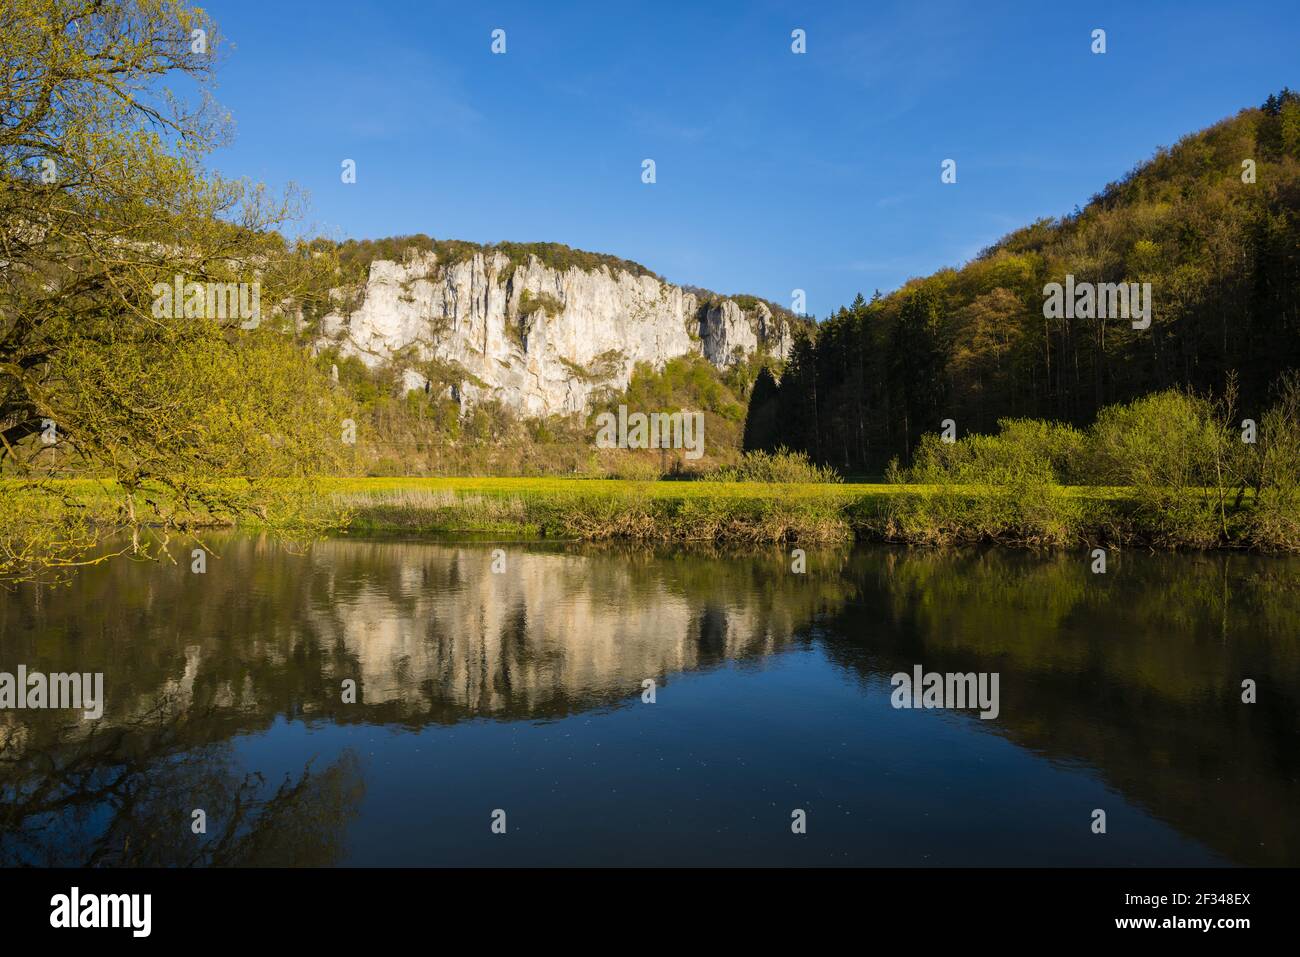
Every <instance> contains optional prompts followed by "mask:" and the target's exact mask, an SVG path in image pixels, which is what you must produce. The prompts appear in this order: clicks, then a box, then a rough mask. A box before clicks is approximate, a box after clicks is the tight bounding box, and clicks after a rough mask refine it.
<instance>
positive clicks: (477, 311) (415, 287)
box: [317, 251, 797, 415]
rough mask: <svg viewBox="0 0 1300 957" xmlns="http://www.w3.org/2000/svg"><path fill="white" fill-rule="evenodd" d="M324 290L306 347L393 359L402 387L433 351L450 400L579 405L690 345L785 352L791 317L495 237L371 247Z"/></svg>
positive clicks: (537, 408) (544, 409) (717, 356)
mask: <svg viewBox="0 0 1300 957" xmlns="http://www.w3.org/2000/svg"><path fill="white" fill-rule="evenodd" d="M335 300H336V302H337V303H338V307H337V308H336V309H335V311H334V312H332V313H331V314H330V315H327V316H325V317H324V318H323V319H322V320H321V338H320V339H319V340H318V343H317V345H318V347H321V348H324V347H327V346H331V345H336V346H338V347H339V349H340V352H341V353H342V354H344V355H355V356H357V357H359V358H360V359H361V360H362V361H363V362H365V363H366V364H367V365H368V366H372V367H373V366H378V365H381V364H384V363H390V362H396V363H398V364H399V365H400V366H401V367H402V369H403V378H404V382H405V384H406V386H407V388H423V387H424V386H425V384H426V382H428V380H429V377H430V375H432V372H431V366H430V363H432V365H433V366H436V368H437V370H438V371H439V373H440V375H439V380H440V381H439V383H438V384H439V388H446V389H447V390H448V392H449V394H450V395H451V396H452V397H453V398H456V399H457V400H458V401H460V402H462V403H474V402H476V401H480V400H482V399H485V398H496V399H499V400H501V401H502V402H503V403H504V404H506V405H507V406H509V407H511V408H513V409H515V410H516V411H518V412H520V413H522V414H524V415H550V414H556V413H572V412H579V411H583V410H584V409H586V408H587V405H588V401H589V399H590V398H591V397H592V395H593V393H595V392H597V391H598V390H601V389H604V388H613V389H622V388H624V387H626V385H627V383H628V380H629V378H630V377H631V374H632V369H633V367H634V366H635V365H636V364H637V363H638V362H646V363H650V364H651V365H654V366H660V365H662V364H663V363H664V362H666V361H668V360H669V359H673V358H676V357H678V356H684V355H690V354H693V353H694V354H700V355H703V356H704V357H705V358H706V359H708V361H709V362H711V363H713V364H714V365H715V366H717V367H719V368H722V367H724V366H725V365H727V364H728V363H732V362H735V361H737V360H739V359H742V358H744V357H746V356H749V355H751V354H753V353H755V352H757V351H760V350H762V351H766V352H768V353H771V354H772V355H774V356H777V357H782V358H783V357H784V356H785V354H786V353H787V352H788V350H789V348H790V342H791V334H792V328H791V326H792V323H793V322H794V321H797V320H793V319H792V318H791V317H789V316H786V315H781V314H774V313H773V311H772V310H771V309H769V308H768V306H766V305H765V304H763V303H762V302H757V301H754V302H755V304H754V305H753V306H752V308H750V309H749V310H748V311H746V310H745V309H742V308H741V306H740V305H738V304H737V303H736V302H734V301H732V300H730V299H703V298H701V297H700V296H699V295H697V294H696V293H694V292H688V291H686V290H683V289H682V288H681V287H679V286H675V285H672V284H671V283H666V282H663V281H661V280H659V279H657V278H655V277H654V276H651V275H634V274H633V273H631V272H628V271H624V270H620V269H616V268H615V269H611V268H610V267H606V266H602V267H600V268H597V269H590V270H588V269H582V268H578V267H574V268H569V269H565V270H557V269H554V268H551V267H550V266H548V265H546V264H545V263H543V262H541V261H540V260H539V259H538V258H537V257H535V256H532V257H529V259H528V261H527V262H526V263H525V264H522V265H520V264H518V263H517V262H512V261H511V260H510V259H509V258H508V257H507V256H505V255H504V254H502V253H499V252H493V251H485V252H480V253H476V254H475V255H474V256H473V257H472V258H468V259H464V260H462V261H458V262H451V263H441V262H439V261H438V258H437V256H436V254H435V253H432V252H429V253H418V254H411V255H409V256H408V258H407V259H406V260H405V261H403V262H401V263H398V262H393V261H389V260H376V261H375V262H373V263H371V265H370V271H369V276H368V279H367V281H366V283H365V284H364V286H363V287H361V288H360V289H358V290H337V291H336V295H335ZM448 380H451V381H450V382H448Z"/></svg>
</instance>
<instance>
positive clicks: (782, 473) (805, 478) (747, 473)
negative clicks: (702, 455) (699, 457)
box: [706, 447, 843, 482]
mask: <svg viewBox="0 0 1300 957" xmlns="http://www.w3.org/2000/svg"><path fill="white" fill-rule="evenodd" d="M706 477H707V478H709V479H711V480H712V481H715V482H842V481H843V479H842V478H841V477H840V475H839V473H837V472H836V471H835V470H834V469H833V468H831V467H830V466H826V465H816V464H814V463H813V462H812V461H811V460H810V459H809V458H808V454H807V453H806V452H791V451H790V450H789V449H787V448H784V447H782V448H778V449H777V450H776V451H775V452H763V451H754V452H746V453H745V454H744V455H743V456H742V457H741V460H740V462H739V463H737V464H735V465H724V466H722V467H720V468H718V469H715V470H714V471H713V472H711V473H708V474H707V476H706Z"/></svg>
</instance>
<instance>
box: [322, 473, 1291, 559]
mask: <svg viewBox="0 0 1300 957" xmlns="http://www.w3.org/2000/svg"><path fill="white" fill-rule="evenodd" d="M324 489H325V490H326V491H327V496H326V498H327V500H328V501H329V502H330V503H331V505H332V506H333V507H335V508H337V509H339V510H340V512H341V513H342V514H343V515H344V518H343V520H342V525H343V528H344V529H346V530H348V531H357V532H408V533H416V534H431V533H467V532H470V533H483V532H487V533H496V534H510V535H516V536H524V537H542V538H562V539H578V540H589V541H597V540H605V539H625V540H632V541H642V542H670V541H717V542H730V543H778V542H804V543H827V542H836V541H849V540H854V539H857V540H864V541H887V542H903V543H908V544H924V545H945V544H972V543H979V542H997V543H1003V544H1009V545H1023V546H1041V547H1069V546H1077V545H1095V544H1109V545H1138V544H1140V545H1148V546H1154V547H1165V548H1179V547H1191V548H1214V547H1232V548H1252V549H1258V550H1290V549H1293V548H1294V547H1295V544H1294V541H1293V540H1290V539H1288V537H1287V535H1282V536H1279V535H1271V534H1269V530H1268V529H1266V528H1264V527H1263V526H1262V525H1261V524H1260V522H1259V521H1257V519H1258V515H1257V510H1256V508H1255V507H1254V506H1255V503H1254V498H1253V496H1245V497H1243V498H1242V500H1241V501H1233V502H1222V501H1221V500H1220V497H1219V496H1218V495H1217V493H1215V492H1213V491H1212V490H1197V491H1195V492H1186V491H1185V492H1182V493H1180V494H1179V495H1178V496H1176V500H1174V499H1171V498H1164V497H1161V496H1154V497H1153V496H1151V495H1150V494H1147V495H1137V494H1136V493H1134V492H1133V491H1132V490H1128V489H1115V488H1092V487H1077V486H1057V485H1042V484H1035V485H1033V486H1032V487H1031V486H1029V485H1018V486H992V485H963V486H955V485H947V486H945V485H916V484H901V483H899V484H884V483H881V484H849V483H846V484H829V483H827V484H822V483H753V482H702V481H701V482H668V481H661V482H634V481H619V480H583V479H572V480H568V479H511V478H430V479H423V478H410V479H392V478H382V479H381V478H375V479H330V480H326V482H325V483H324ZM1285 531H1286V532H1287V534H1288V535H1289V533H1290V529H1287V530H1285Z"/></svg>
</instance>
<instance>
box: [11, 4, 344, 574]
mask: <svg viewBox="0 0 1300 957" xmlns="http://www.w3.org/2000/svg"><path fill="white" fill-rule="evenodd" d="M0 38H3V39H0V260H3V263H4V268H3V269H0V470H3V471H2V474H3V476H6V477H7V480H5V481H3V482H0V511H2V512H3V513H4V514H5V516H6V521H5V522H4V523H3V528H0V575H4V574H15V573H21V572H22V571H23V570H24V569H29V568H31V567H33V566H34V565H41V564H46V565H50V564H53V565H59V564H69V563H74V562H78V561H83V560H93V559H87V558H86V557H85V556H86V555H87V552H88V550H91V549H94V548H95V547H96V546H97V545H98V543H99V542H100V541H101V540H103V539H104V538H105V537H106V536H108V535H111V534H112V533H114V532H115V531H119V530H123V529H125V530H128V531H129V532H130V533H131V545H130V547H131V548H132V549H134V550H136V551H143V552H152V551H153V550H155V549H156V548H157V546H158V545H160V544H161V543H162V542H165V540H166V535H167V532H168V530H171V529H184V528H185V527H186V524H187V518H186V516H187V515H188V514H191V513H193V512H194V511H196V510H197V511H201V512H202V513H203V514H204V515H205V516H206V517H207V518H208V519H209V520H212V519H215V520H224V519H229V518H232V517H234V516H236V515H239V514H247V513H250V512H254V513H257V514H260V515H261V516H262V517H263V518H264V519H265V520H266V521H268V522H271V523H272V524H278V525H281V526H287V525H289V524H294V523H296V522H297V521H299V520H301V519H302V517H303V516H302V506H303V504H304V502H305V501H306V496H307V495H309V494H310V492H309V490H307V489H305V488H303V487H302V480H303V479H304V478H305V477H306V476H308V475H310V474H312V473H314V472H316V471H318V470H319V469H321V468H325V467H328V466H329V465H330V463H331V462H333V461H335V460H336V459H337V455H338V453H339V450H340V423H341V421H342V419H343V418H344V415H345V414H346V413H345V410H344V409H343V408H342V407H341V405H340V403H339V400H338V397H337V395H336V394H335V393H333V392H332V391H331V390H330V389H329V386H328V382H327V380H326V379H325V378H324V377H323V376H321V375H320V374H319V373H318V372H316V370H315V369H314V368H313V367H312V366H311V365H310V364H309V363H307V362H305V361H304V357H303V356H302V355H301V353H300V352H299V351H298V350H297V349H295V348H294V346H293V344H292V340H291V339H290V338H288V337H286V336H282V335H277V334H276V333H275V332H273V331H272V327H283V326H286V325H289V324H291V323H292V322H293V320H294V318H295V315H293V314H291V313H290V312H289V311H288V310H287V309H285V307H284V304H285V303H286V302H288V301H291V300H292V301H296V302H298V303H302V302H312V301H317V300H319V299H320V298H321V297H322V296H323V294H324V287H323V285H322V281H323V279H324V277H325V276H327V275H328V274H330V273H331V272H332V271H333V268H334V267H333V264H332V262H330V261H329V257H328V256H322V255H313V254H312V253H311V251H310V250H308V249H307V248H305V247H300V246H295V245H291V244H289V243H287V242H286V241H285V240H284V239H283V238H282V237H281V235H280V234H279V233H278V232H276V231H275V227H277V226H279V225H280V224H282V223H284V222H285V221H286V220H287V219H288V218H289V217H290V216H291V215H292V214H294V213H295V212H296V211H297V209H298V208H299V204H298V199H297V196H296V195H295V194H293V193H292V192H290V193H289V194H287V195H286V196H284V197H280V198H274V197H272V196H271V195H270V194H269V193H268V192H267V190H266V189H265V188H263V187H262V186H260V185H256V184H253V183H249V182H246V181H242V180H229V179H225V178H223V177H220V176H218V175H216V174H214V173H212V172H210V171H207V170H205V169H204V168H203V166H202V159H203V157H204V155H205V154H206V153H207V152H209V151H210V150H211V149H212V148H214V147H215V146H217V145H220V144H221V143H222V142H224V141H225V139H226V137H227V136H228V134H229V126H228V117H227V116H225V115H224V114H223V113H222V112H221V111H220V109H219V108H218V107H217V106H216V105H215V103H214V102H213V101H212V100H211V98H210V96H209V95H208V92H207V88H208V86H209V85H210V81H211V76H212V72H211V71H212V67H213V63H214V61H215V59H216V58H217V56H218V54H219V51H220V49H221V46H222V39H221V36H220V34H219V32H218V30H217V27H216V25H215V24H214V23H213V22H212V21H211V20H210V19H209V17H208V16H207V14H206V13H204V12H203V11H202V10H200V9H198V8H194V7H191V6H189V5H188V4H187V3H186V2H185V0H118V2H114V3H105V2H103V0H6V2H5V3H4V5H3V7H0ZM181 80H185V81H190V82H192V83H193V85H194V86H195V87H196V89H197V90H198V95H197V96H196V97H195V98H193V99H191V100H187V99H185V98H183V97H181V96H179V95H177V94H176V93H174V92H173V90H174V88H175V87H176V86H178V85H180V84H179V83H178V82H177V81H181ZM164 84H167V85H164ZM177 277H180V281H181V283H182V284H184V283H189V282H194V283H200V284H204V283H219V284H222V287H221V288H226V287H225V284H229V283H234V284H236V285H237V284H240V283H245V284H247V285H246V286H245V287H244V289H245V291H246V293H247V294H248V295H247V296H246V299H245V303H246V304H247V305H248V306H250V307H251V306H252V304H253V296H252V292H253V290H254V289H257V290H260V296H259V299H260V305H261V307H262V312H261V320H262V321H261V325H260V327H258V328H248V327H251V326H253V325H255V324H256V319H257V317H256V316H254V315H253V313H252V310H251V308H250V309H249V310H248V313H249V314H248V315H245V314H243V313H238V314H235V315H230V314H229V312H227V314H226V316H225V317H224V318H214V317H213V313H216V316H218V317H219V316H220V313H219V312H217V311H216V309H211V310H210V307H209V306H208V300H207V297H206V296H205V295H203V294H202V292H201V293H200V295H199V297H198V299H197V301H196V300H193V299H191V298H189V297H185V298H186V303H189V305H188V306H187V305H186V304H185V303H180V302H170V301H165V300H166V299H170V298H171V297H164V296H163V295H162V293H161V292H160V290H164V289H174V288H175V283H176V282H177ZM254 284H256V285H254ZM202 288H205V287H201V289H202ZM232 288H233V287H232ZM183 289H184V287H183ZM214 305H215V303H214ZM222 305H223V306H224V305H225V303H224V302H223V303H222ZM231 311H233V310H231ZM187 313H188V315H187ZM51 437H54V439H55V441H54V442H53V443H50V442H49V441H48V439H49V438H51ZM68 476H82V477H92V478H95V479H97V480H99V481H100V483H101V485H100V487H99V489H98V490H97V491H95V492H94V494H91V492H90V491H89V489H90V487H89V486H88V485H86V484H85V483H82V484H80V485H67V484H61V485H54V484H51V483H50V482H49V481H48V480H49V479H51V478H53V477H68ZM295 483H296V484H295ZM150 529H153V531H152V532H151V531H150Z"/></svg>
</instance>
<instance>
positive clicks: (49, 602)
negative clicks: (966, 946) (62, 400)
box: [0, 537, 1300, 866]
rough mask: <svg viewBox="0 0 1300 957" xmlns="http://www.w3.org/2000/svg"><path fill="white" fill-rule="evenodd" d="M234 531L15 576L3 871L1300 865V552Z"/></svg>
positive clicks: (3, 770) (2, 649)
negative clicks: (35, 575) (994, 709)
mask: <svg viewBox="0 0 1300 957" xmlns="http://www.w3.org/2000/svg"><path fill="white" fill-rule="evenodd" d="M497 547H500V548H503V549H504V550H505V552H506V567H505V571H504V572H502V573H499V574H498V573H494V572H493V571H492V565H493V555H492V550H493V549H494V548H497ZM215 550H216V552H217V553H219V557H218V556H217V555H213V556H212V557H210V559H209V562H208V569H207V573H206V574H203V575H196V574H192V573H191V572H190V569H189V565H188V562H186V563H183V564H181V565H179V566H171V565H165V566H164V565H155V564H145V563H133V562H118V563H114V564H110V565H108V566H104V567H99V568H91V569H88V570H85V571H84V572H83V573H81V574H79V575H77V576H76V577H75V578H74V579H72V580H71V581H70V582H69V583H66V584H64V585H60V586H57V587H52V586H39V587H38V586H34V585H28V586H23V587H20V588H18V589H16V590H14V591H11V592H0V672H9V673H16V670H17V667H18V666H19V665H20V664H21V665H26V667H27V668H28V670H29V671H40V672H44V673H53V672H64V671H74V670H75V671H79V672H103V674H104V681H105V692H106V699H107V700H106V705H105V709H104V715H103V718H102V719H101V720H99V721H83V720H79V718H80V713H79V712H70V711H16V710H6V711H0V864H6V865H13V864H23V863H34V864H87V863H92V864H103V865H131V864H176V865H202V864H253V865H256V864H358V865H376V864H381V865H388V864H411V865H436V864H515V865H518V864H524V865H529V864H651V865H656V864H662V865H681V864H723V865H732V864H857V865H990V864H991V865H1102V866H1133V865H1197V864H1224V865H1296V864H1300V588H1297V587H1296V586H1297V584H1298V583H1300V561H1297V560H1294V559H1276V558H1259V557H1249V556H1238V555H1231V556H1222V555H1220V556H1209V557H1205V556H1179V555H1175V556H1152V555H1146V554H1124V555H1122V556H1118V557H1116V556H1112V559H1111V564H1110V571H1109V573H1108V574H1106V575H1092V574H1091V573H1090V572H1089V567H1088V566H1089V560H1088V558H1087V556H1086V555H1083V554H1079V555H1034V554H1027V553H1017V552H1009V551H993V552H959V553H954V552H945V553H930V552H908V551H901V550H892V549H887V548H883V547H882V548H866V549H858V550H854V551H851V552H850V551H829V552H810V553H809V555H808V572H807V574H804V575H798V574H793V573H791V571H790V558H789V556H788V555H787V554H785V553H784V552H783V551H781V550H776V549H773V550H768V551H760V552H753V553H746V554H739V555H738V554H735V553H722V554H711V553H700V552H680V551H675V552H660V553H650V552H644V551H632V550H620V549H610V548H597V547H580V546H554V545H552V546H546V545H530V544H501V545H497V544H491V543H487V544H480V543H470V544H453V543H429V542H396V541H356V540H335V541H328V542H324V543H319V544H316V545H314V546H312V547H311V548H310V549H308V550H306V551H305V552H299V553H295V552H292V551H290V550H287V549H285V548H283V547H281V546H278V545H276V544H274V543H272V542H269V541H265V540H260V539H253V538H247V537H233V538H229V539H225V540H223V541H220V542H217V543H216V545H215ZM917 664H919V665H922V666H923V667H924V669H925V670H926V671H939V672H971V671H974V672H997V673H998V674H999V675H1000V681H999V690H1000V714H999V715H998V717H997V718H996V719H995V720H981V719H980V718H979V717H978V715H977V713H976V712H975V711H953V710H948V711H942V710H902V709H895V708H893V707H892V706H891V703H890V695H891V690H892V689H891V687H890V684H889V679H890V676H891V675H892V674H894V673H895V672H899V671H906V672H911V670H912V668H913V666H914V665H917ZM1247 678H1249V679H1253V680H1254V681H1255V682H1256V683H1257V687H1258V703H1256V704H1243V703H1242V702H1241V683H1242V681H1243V679H1247ZM349 679H350V680H352V681H355V682H356V687H357V696H356V702H355V703H345V702H344V701H343V695H342V689H343V686H344V682H345V681H347V680H349ZM646 679H652V680H653V681H654V682H656V692H655V696H656V701H655V702H654V703H653V704H647V703H643V702H642V688H643V682H644V681H646ZM1097 808H1100V809H1103V810H1105V812H1106V815H1107V828H1106V831H1107V832H1106V833H1105V834H1104V835H1097V834H1093V833H1092V830H1091V823H1092V812H1093V810H1094V809H1097ZM195 809H202V810H203V811H204V812H205V814H206V823H207V831H206V834H197V835H196V834H194V833H193V831H192V828H191V824H192V822H193V821H194V815H193V812H194V810H195ZM498 809H499V810H503V811H504V812H505V815H506V828H507V830H506V833H505V834H494V833H492V830H491V824H492V815H493V812H494V811H496V810H498ZM794 809H803V810H804V811H805V812H806V813H807V833H806V834H805V835H795V834H793V833H792V832H791V814H792V811H794Z"/></svg>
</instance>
